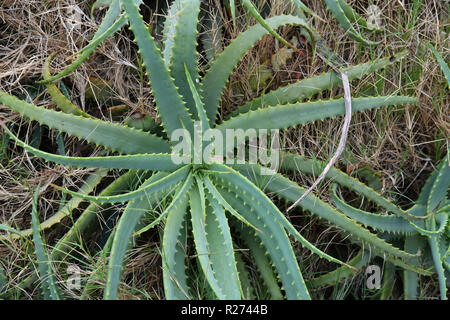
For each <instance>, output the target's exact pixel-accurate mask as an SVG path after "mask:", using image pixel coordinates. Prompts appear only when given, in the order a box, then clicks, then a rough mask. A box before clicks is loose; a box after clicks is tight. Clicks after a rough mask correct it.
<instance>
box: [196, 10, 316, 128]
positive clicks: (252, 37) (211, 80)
mask: <svg viewBox="0 0 450 320" xmlns="http://www.w3.org/2000/svg"><path fill="white" fill-rule="evenodd" d="M266 23H267V24H268V25H269V26H270V28H272V29H276V28H278V27H281V26H284V25H288V24H292V25H298V26H301V27H304V28H308V26H307V23H306V22H305V21H304V20H303V19H301V18H298V17H294V16H276V17H272V18H269V19H266ZM266 34H268V31H267V30H266V29H265V28H264V27H262V26H261V25H259V24H257V25H254V26H252V27H250V28H249V29H248V30H247V31H245V32H242V33H241V34H239V36H238V37H237V38H236V39H234V40H233V41H232V42H231V44H230V45H229V46H228V47H227V48H225V50H224V51H223V52H222V53H221V54H220V55H219V56H218V57H217V58H216V60H215V61H214V62H213V63H212V64H211V67H210V68H209V69H208V71H207V72H206V74H205V76H204V77H203V79H202V97H203V99H202V101H203V103H204V104H205V109H206V114H207V115H208V119H209V123H210V125H211V126H213V124H214V122H215V120H216V114H217V111H218V108H219V101H220V97H221V96H222V92H223V89H224V88H225V84H226V83H227V81H228V77H229V76H230V75H231V73H232V72H233V70H234V68H235V67H236V65H237V63H238V62H239V60H240V59H241V58H242V57H243V56H244V54H245V53H246V52H247V51H248V50H250V49H251V48H252V47H253V45H254V44H255V43H256V42H257V41H258V40H260V39H261V38H262V37H263V36H264V35H266Z"/></svg>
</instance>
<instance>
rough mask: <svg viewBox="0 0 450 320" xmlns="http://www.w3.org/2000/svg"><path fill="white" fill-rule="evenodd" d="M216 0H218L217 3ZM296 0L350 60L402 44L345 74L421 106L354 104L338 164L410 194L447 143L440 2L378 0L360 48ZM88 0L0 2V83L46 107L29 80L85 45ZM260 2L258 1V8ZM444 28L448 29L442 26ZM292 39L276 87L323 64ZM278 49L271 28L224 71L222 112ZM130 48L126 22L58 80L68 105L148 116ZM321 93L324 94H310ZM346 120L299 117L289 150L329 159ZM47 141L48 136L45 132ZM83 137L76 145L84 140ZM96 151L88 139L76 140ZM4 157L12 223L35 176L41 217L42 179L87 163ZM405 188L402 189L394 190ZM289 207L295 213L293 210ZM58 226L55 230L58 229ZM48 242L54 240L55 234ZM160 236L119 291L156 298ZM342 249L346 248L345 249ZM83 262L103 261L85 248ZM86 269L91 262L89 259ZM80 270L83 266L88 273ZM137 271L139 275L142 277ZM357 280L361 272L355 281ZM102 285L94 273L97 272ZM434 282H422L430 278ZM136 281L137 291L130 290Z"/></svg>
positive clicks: (1, 197)
mask: <svg viewBox="0 0 450 320" xmlns="http://www.w3.org/2000/svg"><path fill="white" fill-rule="evenodd" d="M75 2H76V3H77V7H76V8H77V10H79V13H80V18H81V21H82V23H81V24H80V25H75V26H74V25H71V24H70V23H69V22H68V21H69V20H68V8H70V5H72V4H73V3H75ZM214 2H215V3H216V5H218V0H215V1H214ZM271 2H272V3H275V5H274V6H273V7H272V9H271V11H270V15H276V14H281V13H288V12H289V11H290V7H289V6H288V5H287V4H286V1H281V0H277V1H271ZM304 3H305V4H306V5H307V6H308V7H309V8H311V9H312V10H313V11H314V12H315V13H316V14H317V15H318V16H320V17H321V18H322V19H314V20H313V23H314V26H315V28H316V29H317V30H318V31H319V33H320V34H321V36H322V37H323V38H324V40H325V41H326V42H327V43H328V45H329V46H330V47H331V48H333V49H334V50H335V51H336V53H337V54H338V55H339V56H341V57H342V58H343V59H344V60H345V61H347V62H348V63H349V64H350V65H354V64H358V63H362V62H367V61H370V60H372V59H374V58H377V57H384V56H389V55H391V54H392V53H395V52H398V51H400V50H402V49H408V50H409V52H410V54H409V55H408V56H407V57H406V58H405V59H404V60H403V61H402V62H401V63H398V64H396V65H394V66H391V67H389V68H387V69H386V70H384V71H382V72H379V73H378V74H373V75H370V76H367V77H365V78H364V79H362V80H361V81H355V82H353V83H352V94H353V96H359V95H364V94H367V93H370V94H376V95H390V94H405V95H413V96H415V97H417V98H418V99H419V101H420V105H419V106H417V107H416V106H408V107H392V108H384V109H379V110H376V111H369V112H364V113H358V114H355V115H354V116H353V119H352V125H351V128H350V134H349V138H348V142H347V148H346V151H345V153H344V156H343V158H342V160H341V162H340V163H339V167H341V169H344V170H346V171H348V172H351V171H352V170H354V169H357V168H363V167H367V168H371V169H373V170H374V171H376V172H378V173H380V174H381V179H382V181H383V191H384V192H386V195H387V196H388V197H392V198H394V199H395V200H396V201H400V202H402V203H408V202H409V200H408V199H415V198H416V197H417V194H418V192H419V190H420V188H421V187H422V185H423V183H424V181H425V178H426V177H427V176H428V175H429V173H430V172H431V171H432V169H433V167H434V165H435V164H436V163H437V162H438V161H439V160H440V159H442V157H443V156H444V155H445V154H446V150H447V148H448V139H449V134H450V121H449V120H450V112H449V110H450V109H449V108H448V106H449V105H450V101H449V95H448V94H449V91H448V88H447V87H446V85H445V79H444V77H443V75H442V72H441V71H440V68H439V66H438V64H437V62H436V61H435V59H434V58H433V56H432V54H431V52H430V51H429V50H428V49H426V47H425V46H424V45H423V41H427V42H430V43H432V44H433V45H434V46H435V47H436V48H437V49H438V51H439V52H441V53H443V56H444V58H445V57H446V55H447V57H448V54H449V38H448V28H449V24H448V23H449V21H448V3H447V2H445V1H437V0H424V1H423V2H422V4H421V6H420V9H419V11H418V15H417V18H416V19H415V20H414V18H413V17H412V12H413V10H412V8H413V2H412V1H377V3H376V4H377V5H378V6H379V7H380V9H381V12H382V21H383V26H384V28H385V31H383V32H382V33H381V34H378V35H377V36H376V39H377V40H381V41H382V44H381V45H379V46H376V47H374V48H372V49H368V48H365V47H361V46H360V45H358V44H356V43H355V42H354V41H353V40H352V39H351V38H349V37H348V36H346V35H345V34H344V32H343V30H342V29H341V28H340V27H339V26H338V24H337V22H336V21H335V20H334V19H333V18H332V16H331V14H330V12H328V11H327V10H326V7H325V4H324V3H323V2H322V1H317V0H310V1H304ZM349 3H350V4H351V5H352V6H353V7H354V8H356V10H357V11H358V12H360V13H364V10H365V9H366V8H367V6H368V5H369V3H368V2H367V1H349ZM90 4H91V1H70V0H58V1H56V0H48V1H37V0H26V1H15V0H4V1H2V4H1V5H0V89H1V90H4V91H7V92H13V93H14V94H16V95H19V96H22V97H24V98H26V97H28V98H29V99H31V100H33V102H34V103H36V104H38V105H43V106H46V107H53V103H52V102H51V100H50V99H49V96H48V94H46V93H45V90H43V89H42V88H38V87H36V86H35V84H34V82H35V81H36V80H38V79H40V77H41V69H42V66H43V64H44V61H45V59H46V58H47V57H48V56H49V54H50V53H51V52H54V51H57V52H58V53H59V54H58V55H57V57H56V59H54V62H53V63H52V71H53V72H54V73H55V72H57V71H59V70H61V69H62V67H63V66H65V65H67V63H68V62H70V57H71V56H72V55H74V54H75V53H76V52H77V51H78V50H79V49H81V48H82V47H83V46H84V45H86V44H87V42H88V41H89V39H90V38H91V37H92V35H93V30H95V28H96V26H98V24H99V22H100V21H101V17H102V16H103V14H104V12H105V11H104V10H97V11H96V14H95V19H91V18H90V16H89V12H90ZM238 9H239V10H238V13H239V15H238V17H237V29H234V28H233V26H232V24H231V21H230V19H229V16H228V14H227V12H224V11H221V12H220V15H221V16H222V18H223V19H225V20H226V21H227V23H226V24H225V28H224V39H223V41H225V43H228V42H229V41H230V40H231V39H232V38H233V37H235V36H236V34H237V33H238V32H240V31H243V30H245V29H246V28H247V27H248V25H249V24H254V23H255V22H254V21H253V20H252V19H247V16H246V15H245V14H244V11H243V10H242V8H240V7H238ZM260 9H263V8H260ZM146 12H147V20H149V19H152V21H155V20H156V19H161V18H162V17H161V16H158V15H151V14H150V15H149V14H148V13H153V11H152V10H150V9H149V8H146ZM443 30H447V32H444V31H443ZM279 32H280V33H281V35H282V36H284V37H285V38H287V39H291V38H292V37H293V36H296V35H298V33H297V31H296V30H292V29H291V28H284V29H282V30H279ZM299 46H300V48H301V49H302V50H304V51H305V52H306V55H292V57H291V58H290V59H288V60H287V64H286V65H285V66H284V67H283V69H282V70H279V71H277V72H274V73H273V78H272V79H271V80H270V81H271V82H270V85H269V86H268V88H267V89H274V88H277V87H279V86H281V85H286V84H288V83H292V82H295V81H297V80H298V79H302V78H307V77H310V76H312V75H317V74H319V73H322V72H324V71H326V70H328V68H327V66H326V65H325V64H324V63H323V62H322V61H321V60H319V59H314V60H312V59H311V55H310V51H309V48H308V47H307V46H306V45H305V44H304V43H302V42H301V41H300V44H299ZM281 48H282V46H281V45H280V44H279V43H278V42H277V41H275V40H274V39H273V38H271V37H264V38H263V40H261V41H260V42H259V43H258V45H257V46H255V48H254V49H253V50H252V51H251V53H250V54H247V55H245V57H244V59H243V60H242V62H241V63H240V64H239V66H238V67H237V69H236V72H235V73H234V74H233V75H232V77H231V78H230V81H229V83H228V86H227V88H226V90H225V95H224V97H223V99H222V106H223V108H222V110H221V113H222V114H225V113H227V112H229V111H230V110H233V109H234V108H235V107H236V106H238V105H241V104H243V103H244V102H245V101H248V100H250V99H251V98H253V97H255V96H257V95H259V94H261V93H262V91H263V90H264V89H263V88H257V89H256V90H255V89H254V88H251V86H250V84H249V79H250V78H251V77H252V76H253V77H254V75H255V74H256V72H257V69H258V67H259V66H260V65H261V64H263V63H264V62H265V61H267V60H269V59H270V58H271V56H272V55H273V54H275V53H277V52H279V50H280V49H281ZM136 57H137V54H136V47H135V45H134V44H133V43H132V42H131V40H130V38H129V33H127V32H126V31H122V32H121V33H119V34H116V35H115V36H114V37H113V38H110V39H108V40H107V41H105V42H104V43H103V44H102V45H101V46H100V48H99V49H98V50H97V51H96V54H95V55H94V56H93V57H92V58H91V59H89V61H88V62H87V63H84V64H83V65H82V66H81V67H80V68H78V69H77V71H75V72H74V73H73V74H72V75H71V76H70V77H67V78H65V80H64V84H65V85H66V87H67V88H68V91H69V94H70V97H71V99H72V101H74V103H76V104H77V105H79V106H80V107H81V108H82V109H84V110H85V111H87V112H89V113H91V114H94V115H96V116H98V117H100V118H103V119H110V118H109V116H110V115H109V112H108V107H111V100H114V101H115V103H116V104H119V103H123V104H126V105H127V106H128V109H127V116H131V115H132V114H136V113H138V114H148V115H152V116H155V110H154V107H153V101H152V96H151V93H150V88H149V86H148V85H147V84H146V83H143V82H141V77H142V69H141V68H140V67H139V64H138V63H137V61H136ZM93 78H100V79H103V80H104V81H105V82H106V83H107V86H108V87H109V92H110V94H111V95H112V97H111V99H108V100H105V99H101V97H94V99H90V98H86V93H87V92H88V91H89V90H90V88H91V89H92V87H93V86H94V84H92V79H93ZM341 94H342V90H341V89H334V90H331V92H328V93H327V97H330V96H331V97H333V96H338V95H341ZM317 98H321V96H318V97H317ZM0 117H1V118H2V119H7V121H9V122H10V123H13V122H15V123H17V127H21V128H22V131H24V132H26V133H27V136H28V137H29V136H30V132H31V131H32V129H33V127H32V126H31V125H29V124H26V123H22V122H21V120H20V119H19V118H18V116H17V115H16V114H12V113H11V112H10V111H9V109H8V108H5V107H3V106H0ZM341 122H342V119H341V118H337V119H331V120H326V121H324V122H316V123H313V124H307V125H304V126H301V127H299V128H293V129H289V130H286V131H285V133H284V138H285V142H286V144H285V146H284V147H285V148H286V149H288V150H290V151H292V152H297V153H298V154H300V155H305V156H307V157H315V158H318V159H321V160H327V159H329V158H330V157H331V156H332V155H333V153H334V151H335V148H336V146H337V143H338V138H339V132H340V129H339V128H340V126H341ZM50 138H51V139H52V140H48V139H49V138H46V139H47V140H46V141H55V137H54V135H50ZM65 143H66V148H67V149H68V150H70V154H72V155H74V154H77V153H78V154H79V153H81V152H82V151H83V150H82V149H80V142H78V141H76V140H74V139H66V141H65ZM83 145H84V144H83ZM48 149H49V150H53V151H56V144H55V143H53V142H52V143H49V144H48ZM84 150H86V151H84V152H93V148H89V147H88V148H87V149H84ZM5 159H7V161H3V163H2V164H1V165H0V223H5V222H7V223H10V224H12V222H14V223H15V224H17V226H18V227H19V228H24V227H28V226H29V223H30V220H31V217H30V215H29V213H30V210H31V194H30V189H34V188H35V187H36V186H37V185H38V184H40V185H41V186H42V188H41V197H40V199H41V200H40V203H39V205H40V206H41V208H44V210H41V213H44V215H45V216H42V217H41V218H42V219H45V217H46V216H50V215H51V214H52V213H53V212H55V210H57V209H58V205H59V203H58V199H59V196H60V194H59V193H57V192H54V191H52V190H51V188H50V187H49V185H50V183H55V182H56V181H57V180H59V181H61V179H62V180H64V181H65V183H66V184H67V185H74V184H79V183H80V182H81V181H82V178H83V176H84V175H85V174H86V173H87V172H86V171H83V170H79V169H77V170H75V169H67V168H65V167H63V166H59V165H54V164H47V163H43V162H42V161H36V160H35V159H30V158H29V156H28V155H27V154H25V153H23V152H22V151H21V150H17V149H12V150H9V151H8V154H7V157H6V158H5ZM292 178H294V179H295V180H296V181H298V182H299V184H301V185H305V186H308V185H310V184H311V183H312V182H313V181H314V178H315V177H309V176H304V175H297V174H294V176H293V177H292ZM316 194H319V195H320V196H321V197H322V198H323V199H327V184H326V183H323V184H322V185H321V187H320V188H319V190H316ZM401 195H403V196H401ZM296 215H297V216H296ZM291 218H292V219H293V221H295V222H298V227H299V228H300V230H301V231H302V234H304V235H305V237H307V238H308V239H310V240H311V241H312V242H313V243H316V244H317V245H318V246H319V247H320V248H321V249H323V250H325V251H326V248H330V247H336V245H338V246H339V250H336V249H335V248H334V249H333V250H334V251H333V252H335V251H336V252H339V253H340V254H342V259H344V260H345V257H346V256H347V257H348V256H350V255H352V252H353V247H351V246H348V245H346V242H343V239H341V235H340V234H339V233H338V232H336V230H335V229H334V228H330V227H324V226H323V225H321V223H320V222H318V220H317V219H316V218H313V217H309V216H306V217H305V216H304V215H299V212H297V213H294V214H293V217H291ZM60 229H63V228H60ZM48 237H49V239H48V240H49V243H50V244H54V241H55V239H57V237H58V235H57V234H55V233H54V232H53V233H49V234H48ZM52 241H53V242H52ZM158 241H159V239H158V237H157V236H156V237H153V238H152V239H151V241H147V242H145V243H139V244H138V246H137V247H136V248H135V249H134V250H133V252H132V253H131V254H130V257H131V259H130V260H129V263H128V264H127V267H126V277H125V278H126V279H127V280H126V283H127V285H126V286H124V287H123V290H122V292H121V296H122V297H127V298H134V299H137V298H144V297H152V298H158V297H161V296H163V293H162V292H163V290H162V285H161V271H160V258H159V255H158V252H157V245H158ZM29 247H30V243H29V242H28V241H25V242H23V243H14V244H0V264H1V265H2V266H3V267H4V269H5V271H6V272H8V274H14V277H12V279H14V280H13V281H14V282H15V284H18V283H19V282H20V281H21V280H23V279H24V278H25V276H26V275H24V274H22V273H21V272H20V267H21V266H23V265H24V263H25V262H26V261H27V260H30V255H32V251H30V248H29ZM301 252H303V253H302V257H301V259H300V260H301V261H302V265H303V267H304V268H305V272H306V274H309V275H314V274H315V273H316V272H317V271H318V270H324V269H327V262H326V261H324V260H318V259H317V258H316V257H314V256H312V255H310V253H309V252H304V251H301ZM345 254H347V255H345ZM85 258H86V259H87V260H92V261H93V263H94V261H96V262H95V263H98V264H99V265H100V264H101V263H102V261H97V260H95V259H94V258H93V257H89V256H86V257H85ZM91 269H92V270H93V269H94V268H93V267H92V268H91ZM92 270H91V271H86V274H85V275H83V276H89V274H90V272H92ZM142 275H145V276H144V277H142ZM355 281H361V279H359V280H355ZM99 282H100V283H99V285H101V283H102V281H101V280H99ZM425 287H427V288H426V290H427V292H433V290H435V287H433V285H432V284H431V285H428V284H427V285H426V286H425ZM428 287H430V288H428ZM137 288H138V289H137ZM314 294H316V295H317V297H329V295H330V294H331V293H330V292H328V291H320V292H317V293H314ZM33 295H34V293H33V292H26V291H24V292H23V294H22V295H21V297H20V298H22V299H27V298H32V297H33Z"/></svg>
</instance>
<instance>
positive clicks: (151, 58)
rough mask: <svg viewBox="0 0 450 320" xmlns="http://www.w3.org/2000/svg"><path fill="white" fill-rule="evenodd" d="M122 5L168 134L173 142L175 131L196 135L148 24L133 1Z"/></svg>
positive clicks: (123, 2)
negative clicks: (182, 129) (180, 130)
mask: <svg viewBox="0 0 450 320" xmlns="http://www.w3.org/2000/svg"><path fill="white" fill-rule="evenodd" d="M121 4H122V6H123V7H124V8H125V12H126V15H127V17H128V21H129V23H130V29H131V30H132V31H133V33H134V38H135V41H136V43H137V44H138V46H139V53H140V55H141V56H142V59H143V64H144V66H145V69H146V71H147V75H148V78H149V80H150V84H151V87H152V92H153V95H154V97H155V101H156V105H157V109H158V113H159V116H160V117H161V120H162V122H163V125H164V129H165V131H166V132H167V134H168V136H169V138H170V137H171V136H172V133H173V132H174V131H175V130H177V129H180V128H185V129H187V130H188V131H189V132H190V133H191V134H192V132H193V122H192V119H191V116H190V114H189V113H188V110H187V109H186V107H185V104H184V102H183V100H182V98H181V96H180V95H179V93H178V91H177V88H176V86H175V83H174V81H173V79H172V78H171V75H170V74H169V71H168V70H167V68H166V66H165V64H164V60H163V59H162V57H161V54H160V51H159V49H158V47H157V46H156V44H155V42H154V40H153V38H152V36H151V35H150V33H149V31H148V29H147V27H146V25H145V24H144V21H143V19H142V16H141V15H140V13H139V8H138V6H137V5H136V4H135V3H133V2H131V1H123V0H121Z"/></svg>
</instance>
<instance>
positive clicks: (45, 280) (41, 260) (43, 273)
mask: <svg viewBox="0 0 450 320" xmlns="http://www.w3.org/2000/svg"><path fill="white" fill-rule="evenodd" d="M39 189H40V188H39V187H38V188H37V189H36V191H35V192H34V195H33V207H32V213H31V218H32V219H31V226H32V229H33V243H34V250H35V252H36V257H37V262H38V269H39V276H40V278H41V281H42V283H41V285H42V290H43V293H44V299H45V300H61V297H60V293H59V289H58V286H57V284H56V279H55V276H54V274H53V270H52V265H51V261H50V260H49V258H48V254H47V251H46V249H45V243H44V240H43V239H42V237H41V235H40V233H39V229H40V227H39V218H38V214H37V200H38V196H39Z"/></svg>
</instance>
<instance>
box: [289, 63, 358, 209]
mask: <svg viewBox="0 0 450 320" xmlns="http://www.w3.org/2000/svg"><path fill="white" fill-rule="evenodd" d="M332 67H333V69H334V70H335V71H336V72H338V73H339V75H340V76H341V79H342V84H343V86H344V103H345V119H344V125H343V127H342V134H341V139H340V141H339V145H338V147H337V150H336V153H335V154H334V155H333V157H332V158H331V159H330V161H329V162H328V163H327V165H326V166H325V168H324V169H323V171H322V173H321V174H320V176H319V177H318V178H317V180H316V181H315V182H314V183H313V185H312V186H311V187H310V188H309V189H308V190H306V192H305V193H304V194H303V195H302V196H301V197H300V198H299V199H298V200H297V201H295V202H294V204H293V205H291V206H290V207H289V208H287V210H286V212H289V211H290V210H292V208H294V207H295V206H296V205H298V204H299V203H300V202H301V201H302V200H303V199H305V198H306V196H307V195H308V194H309V193H310V192H311V191H312V190H314V188H316V187H317V185H318V184H319V183H320V182H321V181H322V180H323V178H325V176H326V175H327V173H328V171H330V169H331V167H332V166H333V165H334V164H335V163H336V162H337V160H338V159H339V157H340V156H341V154H342V152H344V149H345V144H346V142H347V136H348V130H349V128H350V120H351V119H352V96H351V93H350V83H349V81H348V76H347V73H346V72H345V71H340V70H339V69H337V68H336V67H334V66H332Z"/></svg>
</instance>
